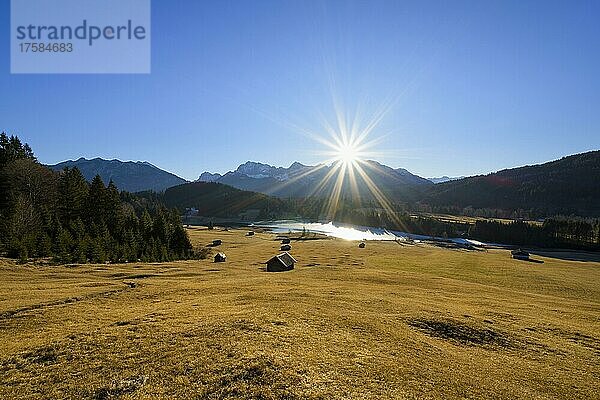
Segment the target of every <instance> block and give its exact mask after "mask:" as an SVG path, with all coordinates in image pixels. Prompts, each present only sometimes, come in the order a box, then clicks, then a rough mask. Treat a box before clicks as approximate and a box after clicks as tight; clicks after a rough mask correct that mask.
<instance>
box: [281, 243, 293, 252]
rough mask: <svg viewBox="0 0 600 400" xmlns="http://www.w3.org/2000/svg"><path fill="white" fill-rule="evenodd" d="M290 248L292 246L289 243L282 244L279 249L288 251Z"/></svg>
mask: <svg viewBox="0 0 600 400" xmlns="http://www.w3.org/2000/svg"><path fill="white" fill-rule="evenodd" d="M291 249H292V246H290V245H289V244H284V245H283V246H281V249H280V250H281V251H290V250H291Z"/></svg>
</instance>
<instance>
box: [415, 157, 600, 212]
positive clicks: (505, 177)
mask: <svg viewBox="0 0 600 400" xmlns="http://www.w3.org/2000/svg"><path fill="white" fill-rule="evenodd" d="M421 202H422V203H424V204H429V205H432V206H437V207H448V208H455V209H456V210H455V211H458V212H461V211H462V210H464V209H465V208H467V207H472V208H474V209H502V210H519V209H521V210H525V211H529V212H531V214H533V215H540V216H548V215H556V214H564V215H570V214H575V215H579V216H588V217H598V216H600V150H596V151H590V152H587V153H581V154H576V155H572V156H568V157H564V158H561V159H560V160H556V161H551V162H548V163H545V164H539V165H533V166H525V167H520V168H513V169H506V170H503V171H499V172H496V173H493V174H489V175H481V176H474V177H469V178H464V179H460V180H457V181H452V182H445V183H440V184H437V185H435V186H431V187H429V188H428V190H427V191H426V193H425V194H424V196H423V198H422V199H421Z"/></svg>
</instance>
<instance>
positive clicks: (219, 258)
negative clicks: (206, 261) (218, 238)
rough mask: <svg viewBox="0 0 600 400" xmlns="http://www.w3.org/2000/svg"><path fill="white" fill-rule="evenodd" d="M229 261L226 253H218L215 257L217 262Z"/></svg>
mask: <svg viewBox="0 0 600 400" xmlns="http://www.w3.org/2000/svg"><path fill="white" fill-rule="evenodd" d="M225 261H227V256H226V255H225V253H217V254H216V255H215V262H225Z"/></svg>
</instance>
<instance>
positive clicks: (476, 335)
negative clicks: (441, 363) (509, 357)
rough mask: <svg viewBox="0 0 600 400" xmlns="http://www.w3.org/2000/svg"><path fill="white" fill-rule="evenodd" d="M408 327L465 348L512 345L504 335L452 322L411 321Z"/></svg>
mask: <svg viewBox="0 0 600 400" xmlns="http://www.w3.org/2000/svg"><path fill="white" fill-rule="evenodd" d="M408 324H409V325H410V326H412V327H413V328H416V329H418V330H419V331H421V332H423V333H425V334H427V335H429V336H433V337H436V338H440V339H446V340H451V341H453V342H457V343H459V344H461V345H467V346H493V347H502V348H509V347H512V346H513V344H512V342H511V340H510V339H509V338H508V337H506V336H505V335H504V334H502V333H500V332H497V331H495V330H493V329H491V328H479V327H474V326H471V325H467V324H464V323H462V322H458V321H452V320H445V321H441V320H435V319H423V318H421V319H413V320H410V321H409V322H408Z"/></svg>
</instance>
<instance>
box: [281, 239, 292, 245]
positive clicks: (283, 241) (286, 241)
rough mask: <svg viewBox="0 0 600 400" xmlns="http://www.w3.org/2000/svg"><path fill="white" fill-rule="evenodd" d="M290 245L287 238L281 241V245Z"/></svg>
mask: <svg viewBox="0 0 600 400" xmlns="http://www.w3.org/2000/svg"><path fill="white" fill-rule="evenodd" d="M290 243H291V242H290V239H289V238H283V239H282V240H281V244H290Z"/></svg>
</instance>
